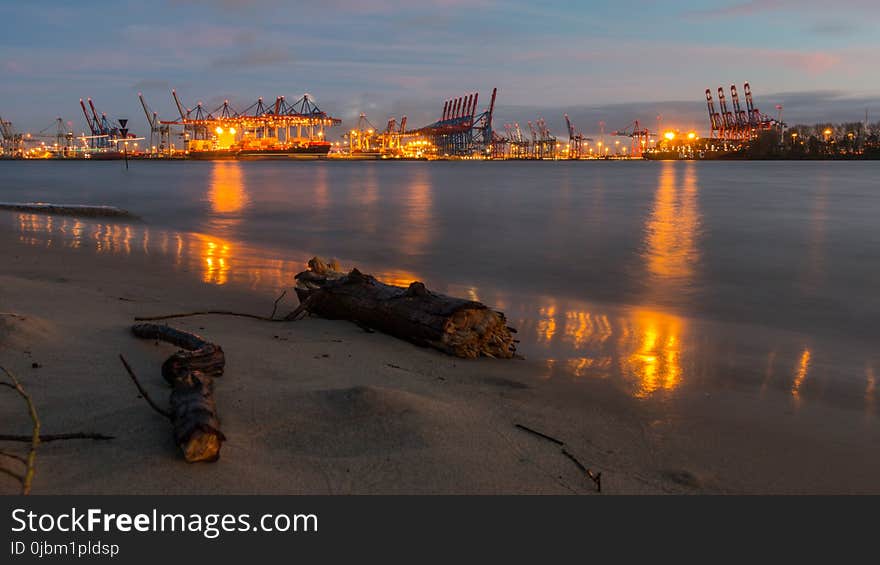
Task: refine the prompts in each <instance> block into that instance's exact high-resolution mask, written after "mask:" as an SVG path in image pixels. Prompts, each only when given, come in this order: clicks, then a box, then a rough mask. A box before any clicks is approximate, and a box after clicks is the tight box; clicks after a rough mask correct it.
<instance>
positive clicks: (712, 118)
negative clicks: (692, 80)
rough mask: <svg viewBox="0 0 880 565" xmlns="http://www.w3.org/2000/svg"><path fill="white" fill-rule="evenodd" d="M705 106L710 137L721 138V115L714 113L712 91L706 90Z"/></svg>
mask: <svg viewBox="0 0 880 565" xmlns="http://www.w3.org/2000/svg"><path fill="white" fill-rule="evenodd" d="M706 106H707V107H708V108H709V122H710V124H711V126H712V137H717V138H720V137H721V132H722V130H723V129H724V128H723V127H722V124H721V114H719V113H718V112H716V111H715V102H714V101H713V100H712V90H711V89H708V88H707V89H706Z"/></svg>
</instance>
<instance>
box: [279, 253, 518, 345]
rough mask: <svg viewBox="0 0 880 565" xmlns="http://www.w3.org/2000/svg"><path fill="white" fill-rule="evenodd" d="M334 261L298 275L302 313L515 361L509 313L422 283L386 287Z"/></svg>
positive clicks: (312, 264)
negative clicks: (513, 358) (430, 288)
mask: <svg viewBox="0 0 880 565" xmlns="http://www.w3.org/2000/svg"><path fill="white" fill-rule="evenodd" d="M338 269H339V266H338V265H337V264H335V263H334V262H331V263H330V265H327V264H325V263H324V262H323V261H322V260H321V259H319V258H318V257H313V258H312V259H311V260H310V261H309V269H308V270H307V271H303V272H301V273H299V274H298V275H296V294H297V296H298V297H299V300H300V307H299V308H297V309H296V310H295V311H293V312H291V313H290V314H289V315H288V316H287V317H286V318H285V319H295V318H297V317H298V316H299V315H300V314H301V313H302V312H303V311H307V312H310V313H313V314H317V315H318V316H321V317H324V318H329V319H343V320H349V321H351V322H354V323H356V324H358V325H359V326H361V327H367V328H374V329H376V330H379V331H382V332H384V333H387V334H389V335H393V336H395V337H398V338H401V339H404V340H406V341H409V342H411V343H415V344H417V345H420V346H425V347H433V348H435V349H439V350H440V351H443V352H445V353H448V354H450V355H455V356H457V357H464V358H475V357H479V356H481V355H484V356H486V357H501V358H511V357H514V356H515V355H516V342H515V341H514V339H513V336H512V334H511V331H510V328H508V326H507V323H506V321H505V318H504V314H502V313H501V312H496V311H494V310H491V309H490V308H487V307H486V306H485V305H484V304H481V303H480V302H474V301H471V300H464V299H461V298H454V297H451V296H446V295H443V294H438V293H434V292H431V291H429V290H428V289H427V288H425V285H424V284H422V283H420V282H414V283H412V284H410V285H409V287H408V288H403V287H398V286H392V285H387V284H384V283H381V282H379V281H378V280H376V278H374V277H372V276H370V275H365V274H363V273H361V272H360V271H358V270H357V269H352V270H351V271H350V272H349V273H347V274H346V273H342V272H340V271H339V270H338Z"/></svg>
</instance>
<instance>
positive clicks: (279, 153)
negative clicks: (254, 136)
mask: <svg viewBox="0 0 880 565" xmlns="http://www.w3.org/2000/svg"><path fill="white" fill-rule="evenodd" d="M329 152H330V144H329V143H326V144H325V143H314V144H309V145H303V146H298V147H286V148H280V149H215V150H211V151H190V152H189V155H188V157H189V158H190V159H197V160H207V161H223V160H231V159H237V160H240V161H265V160H291V159H322V158H324V157H326V156H327V153H329Z"/></svg>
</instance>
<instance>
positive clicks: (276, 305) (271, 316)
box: [269, 289, 287, 320]
mask: <svg viewBox="0 0 880 565" xmlns="http://www.w3.org/2000/svg"><path fill="white" fill-rule="evenodd" d="M285 296H287V289H284V290H283V291H281V296H279V297H278V298H276V299H275V304H273V305H272V314H270V315H269V318H270V319H271V320H274V319H275V312H276V311H278V303H279V302H281V299H282V298H284V297H285Z"/></svg>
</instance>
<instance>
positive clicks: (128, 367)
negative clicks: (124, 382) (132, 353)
mask: <svg viewBox="0 0 880 565" xmlns="http://www.w3.org/2000/svg"><path fill="white" fill-rule="evenodd" d="M119 360H120V361H122V364H123V365H124V366H125V370H126V371H128V376H129V377H131V380H132V382H134V386H136V387H137V389H138V391H140V393H141V396H143V397H144V400H146V401H147V404H149V405H150V407H151V408H152V409H153V410H155V411H156V412H158V413H159V414H162V415H163V416H165V417H166V418H168V419H169V420H170V419H171V413H170V412H168V411H167V410H165V409H163V408H160V407H159V405H158V404H156V403H155V402H153V399H152V398H150V395H149V394H147V391H145V390H144V387H142V386H141V383H140V381H138V378H137V376H136V375H135V374H134V371H133V370H132V368H131V365H129V364H128V361H126V360H125V357H123V356H122V355H121V354H120V355H119Z"/></svg>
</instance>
